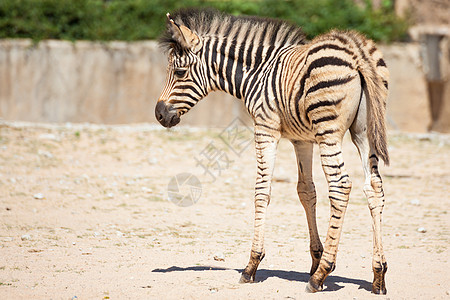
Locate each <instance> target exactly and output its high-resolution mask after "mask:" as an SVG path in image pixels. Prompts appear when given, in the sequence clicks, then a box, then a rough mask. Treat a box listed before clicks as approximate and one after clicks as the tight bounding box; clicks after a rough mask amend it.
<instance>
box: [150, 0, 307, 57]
mask: <svg viewBox="0 0 450 300" xmlns="http://www.w3.org/2000/svg"><path fill="white" fill-rule="evenodd" d="M171 16H172V17H173V19H174V20H175V22H176V23H177V24H179V25H184V26H186V27H187V28H189V29H190V30H192V31H194V32H195V33H197V34H198V35H199V36H200V37H208V36H215V37H219V38H220V37H227V38H228V39H230V38H232V39H233V40H236V39H237V38H238V36H240V35H241V34H245V33H246V32H254V31H255V30H258V31H260V32H261V33H264V34H262V35H259V39H260V40H259V41H257V43H258V44H259V45H264V46H274V47H281V46H286V45H299V44H305V43H306V38H305V35H304V33H303V31H302V30H301V28H300V27H298V26H296V25H294V24H292V23H289V22H286V21H282V20H277V19H270V18H262V17H256V16H233V15H229V14H225V13H222V12H220V11H218V10H215V9H210V8H207V9H197V8H187V9H186V8H185V9H180V10H178V11H176V12H175V13H173V14H171ZM243 31H244V32H243ZM230 33H232V35H230ZM261 36H265V38H264V39H262V38H261ZM159 44H160V46H161V47H162V48H163V49H165V50H169V49H173V48H175V49H180V47H181V45H180V44H179V43H178V42H177V41H176V40H175V39H174V38H173V37H172V32H171V30H170V26H167V27H166V30H165V32H164V33H163V34H162V35H161V37H160V39H159Z"/></svg>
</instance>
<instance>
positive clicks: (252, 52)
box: [204, 37, 292, 105]
mask: <svg viewBox="0 0 450 300" xmlns="http://www.w3.org/2000/svg"><path fill="white" fill-rule="evenodd" d="M290 49H292V46H287V47H275V46H273V45H263V44H260V43H252V42H249V41H236V40H232V39H227V38H223V37H222V38H211V39H210V40H208V41H207V43H206V46H205V49H204V50H205V52H204V55H205V61H206V63H207V65H208V74H207V75H208V77H209V78H210V86H211V89H212V90H220V91H224V92H226V93H228V94H230V95H232V96H235V97H236V98H238V99H242V100H244V102H245V104H246V105H247V104H248V103H249V102H252V101H253V100H252V99H253V98H255V97H260V96H261V92H262V90H261V87H262V85H266V84H267V82H265V81H266V80H267V79H268V78H269V77H270V76H268V73H271V72H268V71H270V70H273V68H274V66H275V63H276V61H277V60H278V58H280V56H281V55H283V54H284V53H286V52H287V51H289V50H290ZM266 88H268V87H267V86H266Z"/></svg>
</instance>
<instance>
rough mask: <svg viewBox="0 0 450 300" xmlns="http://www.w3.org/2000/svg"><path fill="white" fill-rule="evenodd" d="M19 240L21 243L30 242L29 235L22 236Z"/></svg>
mask: <svg viewBox="0 0 450 300" xmlns="http://www.w3.org/2000/svg"><path fill="white" fill-rule="evenodd" d="M20 238H21V239H22V241H30V240H31V235H29V234H24V235H22V236H21V237H20Z"/></svg>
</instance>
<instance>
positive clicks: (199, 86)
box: [155, 10, 389, 294]
mask: <svg viewBox="0 0 450 300" xmlns="http://www.w3.org/2000/svg"><path fill="white" fill-rule="evenodd" d="M161 45H162V46H163V47H165V49H167V50H168V55H169V64H168V68H167V79H166V83H165V86H164V89H163V91H162V93H161V97H160V99H159V100H158V103H157V105H156V108H155V115H156V118H157V120H158V121H159V122H160V123H161V124H162V125H163V126H166V127H171V126H175V125H176V124H178V123H179V122H180V119H181V116H182V115H183V114H185V113H187V112H188V111H189V109H190V108H192V107H193V106H194V105H195V104H196V103H197V102H198V101H199V100H201V99H202V98H204V97H205V96H206V95H207V94H208V93H209V92H211V91H214V90H222V91H225V92H227V93H229V94H231V95H234V96H235V97H236V98H238V99H241V100H242V101H243V102H244V104H245V106H246V108H247V110H248V112H249V114H250V115H251V116H252V118H253V120H254V126H255V127H254V128H255V148H256V153H257V179H256V185H255V223H254V237H253V244H252V249H251V254H250V260H249V263H248V265H247V267H246V268H245V270H244V271H243V274H242V276H241V282H249V281H253V280H254V277H255V273H256V269H257V267H258V265H259V263H260V261H261V260H262V259H263V257H264V255H265V250H264V223H265V212H266V209H267V206H268V204H269V202H270V185H271V180H272V173H273V169H274V165H275V156H276V148H277V144H278V141H279V139H280V138H281V137H284V138H287V139H289V140H290V141H291V142H292V144H293V145H294V149H295V152H296V156H297V164H298V171H299V172H298V184H297V191H298V194H299V198H300V200H301V203H302V205H303V207H304V208H305V211H306V216H307V221H308V226H309V232H310V251H311V257H312V267H311V271H310V273H311V278H310V280H309V282H308V285H307V287H306V290H307V291H309V292H316V291H319V290H321V289H322V286H323V282H324V280H325V278H326V277H327V276H328V274H329V273H330V272H331V271H332V270H333V269H334V268H335V261H336V254H337V247H338V244H339V238H340V233H341V230H342V224H343V217H344V214H345V211H346V208H347V203H348V199H349V193H350V190H351V181H350V179H349V176H348V174H347V172H346V170H345V166H344V161H343V157H342V152H341V143H342V138H343V136H344V134H345V132H346V131H347V130H350V133H351V136H352V140H353V142H354V144H355V145H356V147H357V148H358V151H359V153H360V156H361V161H362V165H363V169H364V174H365V185H364V192H365V194H366V196H367V198H368V205H369V208H370V211H371V215H372V219H373V229H374V233H373V234H374V245H373V247H374V257H373V272H374V281H373V289H372V291H373V292H374V293H382V294H384V293H386V287H385V280H384V275H385V273H386V270H387V263H386V259H385V257H384V254H383V248H382V243H381V214H382V210H383V207H384V193H383V188H382V181H381V177H380V175H379V173H378V160H379V158H381V159H382V160H383V161H384V162H385V163H386V164H388V163H389V156H388V152H387V138H386V128H385V108H386V97H387V88H388V80H389V73H388V70H387V67H386V64H385V62H384V60H383V58H382V55H381V52H380V51H379V50H378V49H377V47H376V46H375V44H374V43H373V42H372V41H371V40H368V39H366V38H365V37H364V36H362V35H361V34H358V33H356V32H354V31H331V32H329V33H327V34H324V35H321V36H319V37H317V38H315V39H314V40H312V41H310V42H306V41H305V38H304V35H303V34H302V32H301V30H300V29H299V28H298V27H296V26H294V25H291V24H289V23H286V22H283V21H279V20H272V19H262V18H256V17H234V16H229V15H224V14H221V13H219V12H216V11H212V10H184V11H180V12H178V13H177V14H175V15H174V17H171V16H170V15H169V14H168V26H167V31H166V32H165V34H164V35H163V37H162V38H161ZM313 143H317V144H318V145H319V149H320V155H321V162H322V167H323V170H324V173H325V175H326V178H327V181H328V184H329V199H330V205H331V217H330V223H329V229H328V232H327V237H326V240H325V243H324V245H322V242H321V241H320V238H319V235H318V232H317V225H316V212H315V205H316V193H315V188H314V183H313V181H312V148H313V146H312V145H313Z"/></svg>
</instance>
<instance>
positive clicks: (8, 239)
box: [3, 236, 14, 242]
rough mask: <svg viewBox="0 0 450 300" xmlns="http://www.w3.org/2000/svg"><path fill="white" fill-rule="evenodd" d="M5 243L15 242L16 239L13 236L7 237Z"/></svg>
mask: <svg viewBox="0 0 450 300" xmlns="http://www.w3.org/2000/svg"><path fill="white" fill-rule="evenodd" d="M3 241H4V242H12V241H14V238H13V237H11V236H7V237H5V238H3Z"/></svg>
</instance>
